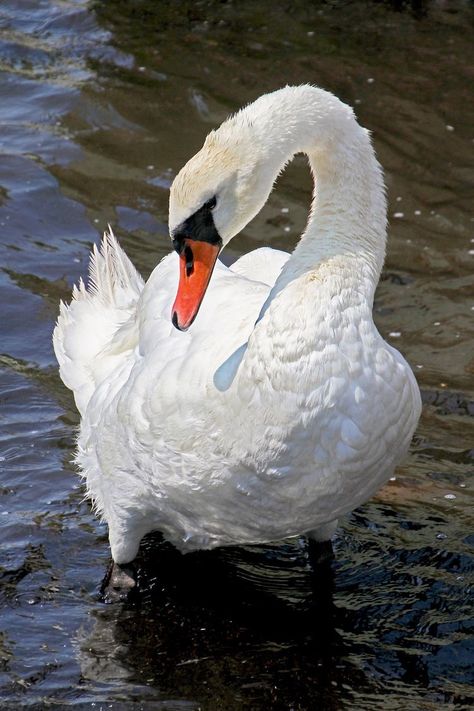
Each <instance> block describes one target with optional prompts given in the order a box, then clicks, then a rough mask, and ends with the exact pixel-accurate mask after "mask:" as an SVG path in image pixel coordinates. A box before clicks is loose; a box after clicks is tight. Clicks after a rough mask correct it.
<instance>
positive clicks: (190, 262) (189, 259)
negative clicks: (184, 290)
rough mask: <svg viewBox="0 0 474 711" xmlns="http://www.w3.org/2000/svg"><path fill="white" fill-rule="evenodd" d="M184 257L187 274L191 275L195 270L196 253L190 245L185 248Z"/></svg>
mask: <svg viewBox="0 0 474 711" xmlns="http://www.w3.org/2000/svg"><path fill="white" fill-rule="evenodd" d="M184 258H185V260H186V276H187V277H190V276H191V274H192V273H193V271H194V254H193V250H192V249H191V247H190V246H189V245H186V247H185V248H184Z"/></svg>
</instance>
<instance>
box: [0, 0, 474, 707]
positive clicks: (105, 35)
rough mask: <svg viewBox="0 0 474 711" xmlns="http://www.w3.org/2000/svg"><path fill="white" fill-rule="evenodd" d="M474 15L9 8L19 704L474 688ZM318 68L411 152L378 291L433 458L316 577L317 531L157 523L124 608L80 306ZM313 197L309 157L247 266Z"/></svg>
mask: <svg viewBox="0 0 474 711" xmlns="http://www.w3.org/2000/svg"><path fill="white" fill-rule="evenodd" d="M473 19H474V9H473V5H472V4H471V3H468V2H465V3H463V2H441V1H440V2H433V3H426V4H424V3H415V2H413V3H411V4H410V3H408V2H407V3H401V2H400V3H392V4H390V3H381V2H379V3H377V2H368V1H367V2H352V3H351V2H349V3H347V2H329V3H322V2H313V3H307V2H300V1H297V2H270V0H262V2H259V3H254V2H245V1H242V2H239V3H237V2H230V1H229V2H219V3H218V2H197V3H195V2H172V3H171V2H170V3H161V2H152V1H151V0H148V2H146V1H145V0H134V2H132V1H131V0H115V1H112V0H104V1H102V2H97V3H93V2H87V0H76V1H73V0H2V3H1V4H0V153H1V157H0V285H1V287H0V288H1V303H2V312H1V345H0V398H1V408H0V531H1V540H2V547H1V551H0V600H1V602H0V604H1V608H0V705H1V707H2V709H17V708H21V707H23V706H25V707H29V708H36V709H43V708H50V707H53V708H66V707H74V708H81V709H82V708H84V709H86V708H96V709H100V708H101V709H106V708H112V709H129V708H130V709H132V708H133V709H134V708H136V709H140V708H142V709H166V710H168V709H180V710H181V709H186V710H188V709H189V710H191V709H193V710H194V709H209V710H211V709H231V710H233V709H262V710H263V709H273V708H274V709H295V710H297V709H323V710H326V709H329V710H331V711H332V710H333V709H334V710H336V709H357V710H359V709H360V711H366V710H371V709H375V710H378V709H380V710H382V709H384V710H385V709H389V710H390V709H406V710H412V709H413V710H416V711H417V710H418V709H422V710H431V709H440V708H443V709H467V708H471V704H473V703H474V679H473V660H474V645H473V637H472V627H473V623H472V592H471V588H470V586H471V584H472V579H473V578H472V572H473V559H472V544H473V541H474V534H473V527H472V523H473V517H472V513H471V511H472V488H470V486H471V484H470V480H469V478H468V475H469V473H470V471H471V469H472V463H473V452H474V450H473V449H472V448H473V443H474V437H473V430H474V428H473V424H472V419H470V416H472V414H473V410H474V405H473V402H472V393H473V374H474V352H473V348H472V343H473V340H472V336H473V327H472V324H473V316H474V290H473V265H474V207H473V204H474V203H473V184H474V131H473V126H474V102H473V100H472V87H473V84H474V71H473V67H474V41H473ZM306 81H309V82H313V83H317V84H319V85H321V86H323V87H325V88H327V89H330V90H332V91H334V92H336V93H337V94H338V95H339V96H340V97H341V98H342V99H343V100H346V101H348V102H349V103H351V104H352V105H353V106H354V107H355V109H356V112H357V114H358V116H359V118H360V120H361V122H362V123H363V124H364V125H365V126H367V127H368V128H370V129H371V130H372V131H373V134H374V141H375V145H376V148H377V152H378V156H379V159H380V161H381V162H382V164H383V166H384V168H385V171H386V180H387V186H388V195H389V213H390V243H389V251H388V257H387V261H386V266H385V271H384V275H383V278H382V281H381V283H380V286H379V289H378V291H377V298H376V305H375V310H376V320H377V324H378V326H379V328H380V330H381V332H382V334H383V335H384V336H385V337H386V338H387V339H388V340H389V341H391V342H392V343H393V344H394V345H396V347H397V348H399V349H400V350H401V351H402V352H403V353H404V354H406V355H407V357H408V359H409V360H410V363H411V364H412V366H413V368H414V371H415V373H416V375H417V378H418V380H419V383H420V386H421V388H422V391H423V397H424V403H425V406H424V411H423V417H422V420H421V422H420V426H419V429H418V432H417V435H416V437H415V440H414V443H413V446H412V450H411V454H410V457H409V458H408V460H407V461H406V462H405V464H404V465H403V467H401V468H400V470H399V472H398V474H397V478H396V480H395V481H393V482H390V483H389V485H388V486H387V487H386V488H385V489H384V490H383V491H382V492H380V494H379V496H378V497H377V498H376V499H374V500H372V501H370V502H369V503H368V504H366V505H365V506H364V507H362V508H361V509H359V510H357V511H356V512H354V513H353V514H352V515H351V516H348V517H347V518H346V519H345V520H344V521H342V522H341V528H340V530H339V532H338V536H337V539H336V541H335V546H334V547H335V559H334V561H333V562H332V563H328V562H326V563H324V562H323V563H321V565H320V566H319V567H318V568H317V569H316V570H315V571H314V573H312V572H311V567H310V565H309V562H308V555H307V550H306V547H305V543H304V541H302V540H301V541H290V542H283V543H281V544H276V545H275V546H269V547H266V548H254V549H251V548H250V549H245V548H235V549H228V550H224V551H217V552H213V553H207V554H196V555H190V556H186V557H182V556H180V555H178V554H177V553H176V552H175V551H173V550H172V549H171V548H170V547H168V546H167V545H165V544H163V543H162V542H160V541H158V540H156V539H153V540H150V541H148V544H147V545H145V546H144V550H143V563H142V567H141V573H140V575H141V577H140V583H141V589H142V592H141V594H140V595H139V596H138V598H137V599H135V600H132V601H130V603H129V604H123V605H120V604H119V605H104V604H103V603H101V602H99V600H98V590H99V585H100V581H101V579H102V577H103V575H104V572H105V569H106V567H107V563H108V555H109V553H108V544H107V538H106V531H105V528H104V527H103V526H102V525H101V524H100V523H99V522H98V521H97V520H96V519H95V517H94V516H93V515H92V513H91V510H90V508H89V506H88V504H87V503H84V501H83V491H82V489H81V486H80V483H79V479H78V477H77V474H76V473H75V471H74V468H73V465H72V464H71V458H72V455H73V449H74V435H75V430H76V427H77V424H78V416H77V414H76V411H75V408H74V404H73V400H72V397H71V395H70V393H69V392H68V391H66V390H65V388H64V387H63V386H62V384H61V382H60V381H59V378H58V375H57V372H56V366H55V361H54V356H53V352H52V347H51V331H52V328H53V324H54V320H55V318H56V313H57V308H58V300H59V299H60V298H66V299H67V298H68V295H69V293H70V289H71V286H72V284H73V282H74V281H75V280H77V279H78V277H79V276H80V275H84V274H85V273H86V270H87V260H88V253H89V249H90V247H91V245H92V243H93V242H94V241H97V240H98V239H99V235H100V232H101V231H102V230H103V229H104V227H105V226H106V224H107V222H110V224H111V225H113V226H114V228H115V229H116V232H117V234H118V235H119V237H120V240H121V243H122V245H123V246H124V247H125V249H126V251H127V252H128V254H129V255H130V256H131V258H132V259H133V261H134V262H135V264H136V265H137V267H138V268H139V269H140V270H141V271H142V272H143V273H144V274H145V275H147V274H148V273H149V272H150V271H151V269H152V268H153V266H154V265H155V264H156V262H157V260H159V259H160V257H162V256H163V255H164V254H165V253H166V252H167V251H168V249H169V243H168V241H167V229H166V220H167V200H168V189H169V185H170V181H171V180H172V178H173V176H174V175H175V173H176V171H177V170H178V169H179V168H180V166H181V165H182V164H183V163H184V162H185V161H186V160H187V159H188V158H189V157H190V156H191V155H192V154H193V153H194V152H195V151H196V150H197V149H198V148H199V146H200V144H201V142H202V140H203V138H204V136H205V134H206V133H207V132H208V131H209V130H210V129H211V128H212V127H213V126H215V125H217V124H218V123H219V122H220V121H221V120H222V119H223V118H225V116H226V115H227V114H228V113H229V112H230V111H232V110H235V109H237V108H238V107H240V106H241V105H242V104H243V103H244V102H247V101H249V100H252V99H254V98H256V97H257V96H258V95H259V94H261V93H263V92H265V91H268V90H271V89H274V88H277V87H279V86H281V85H283V84H285V83H287V82H288V83H302V82H306ZM310 191H311V183H310V178H309V175H308V171H307V168H306V165H305V162H304V160H303V159H297V160H296V161H295V162H294V163H293V165H292V166H291V167H290V168H289V169H288V171H287V172H286V174H285V175H284V176H283V177H282V178H281V180H280V181H279V185H278V188H277V190H276V191H275V192H274V194H273V195H272V197H271V199H270V201H269V203H268V205H267V206H266V207H265V209H264V210H263V212H262V213H261V215H260V216H259V217H258V218H257V219H256V220H255V221H254V222H253V223H252V224H251V225H249V227H248V228H247V229H246V230H245V233H244V234H243V235H241V236H240V237H239V238H238V239H236V240H234V242H233V243H232V248H231V249H229V250H228V253H227V258H228V259H229V260H231V259H233V258H235V257H236V256H237V255H238V254H240V253H241V252H244V251H247V250H248V249H251V248H253V247H255V246H260V245H263V244H267V243H270V242H271V243H272V244H273V245H275V246H278V247H284V248H285V247H286V248H290V247H291V246H292V245H294V244H295V241H296V238H297V235H298V234H299V233H300V231H301V229H302V227H303V225H304V221H305V215H306V211H307V209H308V202H309V197H310Z"/></svg>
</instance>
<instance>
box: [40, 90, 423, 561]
mask: <svg viewBox="0 0 474 711" xmlns="http://www.w3.org/2000/svg"><path fill="white" fill-rule="evenodd" d="M297 152H304V153H306V154H307V155H308V158H309V162H310V166H311V170H312V172H313V174H314V176H315V190H314V196H313V203H312V207H311V213H310V216H309V221H308V225H307V228H306V230H305V232H304V234H303V236H302V238H301V241H300V242H299V244H298V246H297V247H296V249H295V250H294V252H293V253H292V254H291V256H290V255H288V254H286V253H285V252H280V251H276V250H271V249H260V250H256V251H255V252H252V253H250V254H248V255H246V256H245V257H242V259H239V260H238V261H237V262H236V263H235V264H234V265H233V267H231V268H230V269H228V268H226V267H225V266H223V265H222V264H221V263H220V262H219V261H217V262H216V265H215V269H214V273H213V276H212V279H211V280H210V283H209V286H208V288H207V292H206V287H207V285H208V281H209V278H210V276H211V272H212V268H213V265H214V262H215V260H216V257H217V254H218V252H219V250H220V248H221V246H224V245H225V244H226V243H228V242H229V240H230V239H231V238H232V237H234V236H235V235H236V234H237V233H238V232H239V231H240V230H241V229H242V228H243V227H244V226H245V225H246V224H247V223H248V222H249V220H251V219H252V218H253V217H254V216H255V215H256V214H257V213H258V211H259V210H260V209H261V207H262V206H263V205H264V203H265V201H266V200H267V197H268V195H269V193H270V191H271V189H272V186H273V183H274V180H275V178H276V177H277V175H278V174H279V173H280V171H281V170H282V169H283V168H284V166H285V165H286V163H287V162H288V161H289V160H290V159H291V158H292V156H293V155H294V154H295V153H297ZM385 232H386V204H385V198H384V186H383V178H382V172H381V169H380V166H379V164H378V163H377V160H376V158H375V156H374V151H373V149H372V146H371V142H370V138H369V134H368V132H367V131H366V130H365V129H363V128H361V127H360V126H359V125H358V123H357V122H356V119H355V118H354V115H353V112H352V110H351V109H350V108H349V107H348V106H346V105H345V104H343V103H342V102H341V101H339V100H338V99H337V98H336V97H334V96H333V95H332V94H330V93H328V92H326V91H323V90H321V89H318V88H315V87H312V86H299V87H286V88H284V89H281V90H279V91H275V92H274V93H271V94H267V95H264V96H262V97H261V98H259V99H258V100H257V101H255V102H254V103H253V104H251V105H250V106H247V107H246V108H244V109H243V110H241V111H240V112H239V113H237V114H236V115H235V116H233V117H231V118H230V119H228V120H227V121H226V122H225V123H224V124H223V125H222V126H221V127H220V128H219V129H218V130H217V131H213V132H212V133H211V134H210V135H209V136H208V137H207V139H206V141H205V143H204V146H203V147H202V149H201V150H200V151H199V153H197V155H195V156H194V157H193V158H192V159H191V160H190V161H189V162H188V163H187V165H185V167H184V168H183V169H182V170H181V172H180V173H179V175H178V176H177V178H176V179H175V181H174V183H173V186H172V188H171V196H170V233H171V236H172V238H173V239H174V245H175V248H176V250H177V251H178V252H179V253H180V256H178V255H177V254H176V253H175V252H173V253H172V254H170V255H169V256H167V257H166V258H165V259H163V261H162V262H161V263H160V264H159V265H158V266H157V267H156V268H155V270H154V272H153V273H152V275H151V276H150V278H149V280H148V282H147V283H146V284H144V282H143V281H142V279H141V277H140V276H139V275H138V273H137V272H136V271H135V269H134V267H133V266H132V264H131V262H130V261H129V260H128V258H127V257H126V255H125V254H124V252H123V251H122V250H121V249H120V247H119V245H118V244H117V242H116V241H115V238H114V237H113V235H112V233H110V234H109V235H106V236H105V237H104V241H103V243H102V247H101V251H100V253H99V252H98V251H97V250H96V249H95V250H94V254H93V256H92V260H91V275H90V284H89V287H88V288H87V289H86V288H85V286H84V284H83V283H82V282H81V283H80V284H79V287H78V288H75V289H74V292H73V300H72V302H71V304H70V305H69V306H65V305H64V304H62V305H61V313H60V316H59V320H58V324H57V326H56V329H55V332H54V347H55V350H56V355H57V358H58V361H59V364H60V372H61V377H62V379H63V381H64V382H65V384H66V385H67V386H68V387H70V388H71V389H72V390H73V391H74V395H75V398H76V403H77V406H78V408H79V410H80V412H81V415H82V422H81V429H80V434H79V438H78V454H77V461H78V463H79V465H80V467H81V469H82V471H83V473H84V476H85V478H86V481H87V487H88V492H89V495H90V496H91V498H92V499H93V501H94V504H95V506H96V508H97V510H98V511H99V512H100V513H101V514H102V515H103V517H104V518H105V520H106V521H107V522H108V525H109V538H110V545H111V550H112V556H113V559H114V560H115V562H116V563H119V564H125V563H128V562H129V561H132V560H133V558H134V557H135V555H136V553H137V550H138V546H139V543H140V540H141V538H142V536H143V535H144V534H146V533H147V532H150V531H152V530H160V531H162V532H163V534H164V536H165V538H167V539H168V540H169V541H171V542H172V543H174V545H175V546H177V547H178V548H179V549H180V550H182V551H190V550H193V549H199V548H212V547H214V546H221V545H229V544H236V543H252V542H254V543H259V542H260V543H263V542H268V541H273V540H278V539H282V538H284V537H287V536H295V535H297V534H301V533H308V534H309V535H310V536H311V537H313V538H314V539H316V540H326V539H328V538H329V537H330V536H331V534H332V533H333V531H334V528H335V525H336V523H337V519H338V517H340V516H341V515H342V514H344V513H346V512H347V511H349V510H351V509H353V508H354V507H356V506H358V505H359V504H361V503H362V502H363V501H365V500H366V499H368V498H369V497H370V496H371V495H372V494H373V493H374V492H375V491H376V490H377V489H378V488H379V487H380V486H381V485H382V484H383V483H384V482H385V481H386V480H387V479H388V478H389V477H390V476H391V475H392V472H393V470H394V467H395V465H396V464H397V463H398V462H399V461H400V460H401V459H402V458H403V457H404V455H405V453H406V451H407V449H408V446H409V444H410V441H411V438H412V435H413V432H414V430H415V427H416V424H417V421H418V417H419V414H420V395H419V390H418V387H417V384H416V381H415V378H414V376H413V374H412V372H411V370H410V368H409V366H408V365H407V363H406V362H405V360H404V359H403V358H402V356H401V355H400V353H398V351H396V350H395V349H394V348H392V347H391V346H390V345H388V344H387V343H385V341H384V340H383V339H382V338H381V336H380V335H379V333H378V332H377V329H376V328H375V326H374V323H373V320H372V302H373V297H374V291H375V287H376V284H377V281H378V278H379V275H380V270H381V267H382V263H383V259H384V251H385ZM178 273H180V282H179V288H178ZM177 288H178V293H177V296H176V299H175V302H174V305H173V306H172V304H173V298H174V296H175V294H176V290H177ZM205 292H206V294H205V298H204V299H203V297H204V293H205ZM201 300H202V305H201V308H200V312H199V315H198V317H197V318H196V320H195V322H194V324H193V325H192V327H191V328H190V330H189V331H187V332H186V333H185V332H183V330H184V329H187V328H188V327H189V325H190V324H191V323H192V322H193V319H194V318H195V317H196V313H197V310H198V309H199V306H200V304H201ZM172 310H173V311H172ZM172 319H173V322H174V324H175V325H176V326H177V327H178V328H180V329H182V330H181V331H180V330H177V328H175V325H173V324H172Z"/></svg>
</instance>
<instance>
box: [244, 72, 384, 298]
mask: <svg viewBox="0 0 474 711" xmlns="http://www.w3.org/2000/svg"><path fill="white" fill-rule="evenodd" d="M262 99H266V102H263V101H262V104H265V103H266V105H264V106H261V107H259V106H258V102H256V104H254V107H255V109H256V114H257V116H258V115H259V114H260V116H259V119H260V120H259V121H256V122H255V124H260V125H259V129H258V132H259V142H260V144H261V146H262V149H263V153H264V154H265V155H266V156H267V160H268V162H269V169H270V170H273V172H274V176H276V175H278V173H279V172H280V171H281V170H282V168H283V167H284V166H285V165H286V163H287V162H288V161H289V160H291V158H292V157H293V156H294V155H295V153H299V152H303V153H306V154H307V155H308V158H309V162H310V166H311V171H312V173H313V177H314V192H313V199H312V205H311V211H310V215H309V220H308V224H307V227H306V229H305V232H304V233H303V235H302V238H301V241H300V242H299V244H298V246H297V247H296V249H295V251H294V252H293V255H292V257H291V259H290V260H289V261H288V262H287V264H286V266H285V268H284V270H283V272H282V274H281V275H280V277H279V279H278V281H277V283H276V284H275V287H274V289H273V291H272V297H274V296H275V295H276V293H278V292H279V291H281V289H283V288H284V287H285V286H286V285H287V284H288V283H289V282H290V281H292V280H293V279H295V278H297V277H298V276H300V275H302V274H304V273H306V272H312V271H314V270H317V269H318V267H319V265H321V264H322V263H323V262H324V263H326V262H327V261H328V260H333V262H334V264H335V265H336V264H337V263H339V262H344V263H345V264H349V263H352V264H353V265H354V276H355V278H356V280H358V281H359V282H360V283H361V284H364V285H365V286H366V288H367V290H368V291H369V294H367V295H368V297H369V298H371V297H373V292H374V290H375V286H376V284H377V281H378V278H379V275H380V271H381V268H382V264H383V260H384V256H385V240H386V202H385V193H384V185H383V176H382V171H381V168H380V165H379V164H378V162H377V160H376V158H375V154H374V150H373V148H372V145H371V142H370V137H369V134H368V131H366V130H365V129H363V128H362V127H361V126H359V124H358V123H357V121H356V119H355V117H354V114H353V112H352V109H351V108H350V107H348V106H347V105H345V104H343V103H342V102H341V101H339V99H337V98H336V97H335V96H333V95H332V94H329V93H328V92H325V91H323V90H321V89H317V88H315V87H307V86H306V87H295V88H287V89H283V90H281V91H280V92H275V93H274V94H270V95H267V97H262ZM271 104H273V106H272V105H271ZM262 110H263V111H264V113H263V111H262ZM262 114H263V115H262ZM255 124H254V125H255Z"/></svg>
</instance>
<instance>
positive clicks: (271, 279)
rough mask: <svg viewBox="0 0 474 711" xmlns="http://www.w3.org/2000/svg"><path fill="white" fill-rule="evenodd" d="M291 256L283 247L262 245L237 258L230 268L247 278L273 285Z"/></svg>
mask: <svg viewBox="0 0 474 711" xmlns="http://www.w3.org/2000/svg"><path fill="white" fill-rule="evenodd" d="M289 257H290V255H289V253H288V252H283V251H282V250H281V249H271V248H270V247H260V249H254V250H253V252H248V253H247V254H244V256H243V257H240V258H239V259H237V261H236V262H234V264H232V266H231V267H230V270H231V271H232V272H234V273H235V274H240V275H241V276H244V277H246V278H247V279H252V280H253V281H261V282H263V283H264V284H268V286H273V285H274V283H275V282H276V280H277V277H278V275H279V274H280V272H281V270H282V268H283V265H284V264H286V262H287V261H288V259H289Z"/></svg>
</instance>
